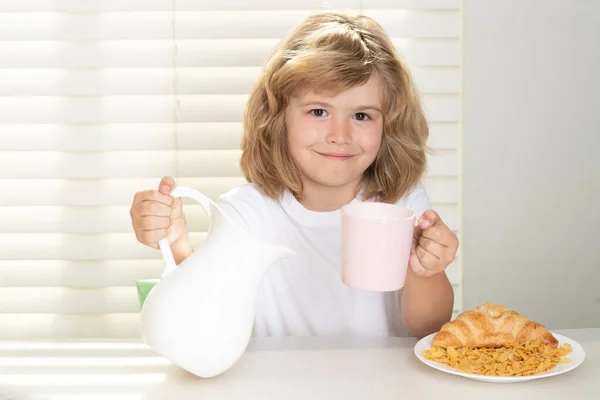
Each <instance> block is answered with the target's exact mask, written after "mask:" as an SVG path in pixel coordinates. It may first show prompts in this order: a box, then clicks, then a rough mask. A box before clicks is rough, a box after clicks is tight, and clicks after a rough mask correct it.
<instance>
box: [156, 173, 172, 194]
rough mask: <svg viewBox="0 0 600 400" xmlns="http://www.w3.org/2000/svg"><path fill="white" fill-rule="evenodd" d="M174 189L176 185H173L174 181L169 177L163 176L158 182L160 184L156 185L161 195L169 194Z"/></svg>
mask: <svg viewBox="0 0 600 400" xmlns="http://www.w3.org/2000/svg"><path fill="white" fill-rule="evenodd" d="M176 187H177V184H176V183H175V179H173V178H171V177H170V176H165V177H163V178H162V179H161V180H160V183H159V184H158V191H159V192H161V193H162V194H171V192H172V191H173V189H175V188H176Z"/></svg>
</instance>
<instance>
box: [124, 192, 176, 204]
mask: <svg viewBox="0 0 600 400" xmlns="http://www.w3.org/2000/svg"><path fill="white" fill-rule="evenodd" d="M134 201H135V202H136V203H142V202H144V201H157V202H159V203H163V204H165V205H167V206H169V207H171V206H173V204H174V203H175V199H173V197H172V196H169V195H168V194H162V193H160V192H159V191H158V190H144V191H141V192H138V193H137V194H136V196H135V197H134Z"/></svg>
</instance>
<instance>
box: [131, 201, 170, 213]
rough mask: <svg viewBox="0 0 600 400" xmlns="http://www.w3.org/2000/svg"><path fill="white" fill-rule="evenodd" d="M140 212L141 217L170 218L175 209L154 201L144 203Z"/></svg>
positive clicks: (140, 206)
mask: <svg viewBox="0 0 600 400" xmlns="http://www.w3.org/2000/svg"><path fill="white" fill-rule="evenodd" d="M138 210H139V216H140V217H148V216H153V217H170V216H172V215H173V211H174V209H173V207H170V206H167V205H165V204H163V203H159V202H157V201H152V200H148V201H144V202H142V203H141V204H140V205H139V207H138Z"/></svg>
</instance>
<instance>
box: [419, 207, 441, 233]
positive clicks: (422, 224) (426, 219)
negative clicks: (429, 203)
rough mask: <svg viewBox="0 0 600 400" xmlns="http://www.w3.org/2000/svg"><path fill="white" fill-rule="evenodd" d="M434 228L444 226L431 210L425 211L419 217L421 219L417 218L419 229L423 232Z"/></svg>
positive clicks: (438, 216)
mask: <svg viewBox="0 0 600 400" xmlns="http://www.w3.org/2000/svg"><path fill="white" fill-rule="evenodd" d="M436 226H444V221H442V218H441V217H440V215H439V214H438V213H437V212H435V211H433V210H427V211H425V212H424V213H423V215H421V218H419V228H421V229H424V230H425V229H429V228H433V227H436Z"/></svg>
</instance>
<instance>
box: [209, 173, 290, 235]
mask: <svg viewBox="0 0 600 400" xmlns="http://www.w3.org/2000/svg"><path fill="white" fill-rule="evenodd" d="M278 204H279V203H278V201H277V200H274V199H272V198H270V197H269V196H267V195H266V194H264V193H263V192H262V191H261V190H260V189H258V187H257V186H256V185H254V184H250V183H249V184H245V185H242V186H239V187H236V188H233V189H231V190H229V191H228V192H226V193H224V194H222V195H221V196H220V199H219V201H218V205H219V207H220V208H221V210H222V211H223V212H225V213H226V214H227V215H228V216H229V217H230V218H231V219H233V220H234V221H236V222H237V223H238V224H240V225H241V226H240V227H242V228H244V229H246V230H248V231H250V232H254V231H255V230H256V228H257V227H260V226H264V222H265V219H266V217H267V216H268V215H269V214H270V212H271V211H272V210H273V208H274V207H277V206H278Z"/></svg>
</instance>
